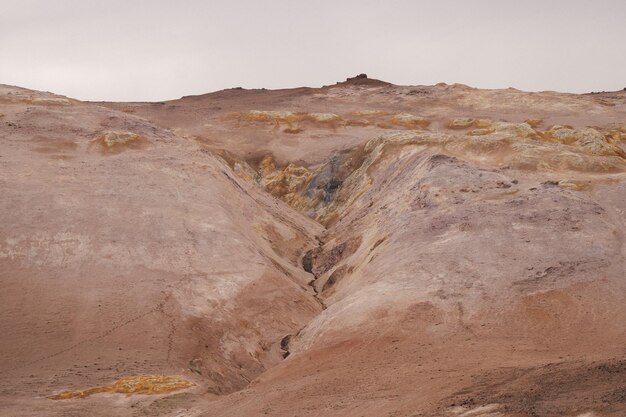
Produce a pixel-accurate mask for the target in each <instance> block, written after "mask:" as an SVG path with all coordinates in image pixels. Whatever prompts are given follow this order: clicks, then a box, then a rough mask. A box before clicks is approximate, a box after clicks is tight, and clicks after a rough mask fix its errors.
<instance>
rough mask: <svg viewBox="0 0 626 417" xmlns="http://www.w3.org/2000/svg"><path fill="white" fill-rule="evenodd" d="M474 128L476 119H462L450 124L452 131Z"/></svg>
mask: <svg viewBox="0 0 626 417" xmlns="http://www.w3.org/2000/svg"><path fill="white" fill-rule="evenodd" d="M472 126H474V119H472V118H470V117H460V118H458V119H454V120H452V121H451V122H449V123H448V127H449V128H450V129H467V128H469V127H472Z"/></svg>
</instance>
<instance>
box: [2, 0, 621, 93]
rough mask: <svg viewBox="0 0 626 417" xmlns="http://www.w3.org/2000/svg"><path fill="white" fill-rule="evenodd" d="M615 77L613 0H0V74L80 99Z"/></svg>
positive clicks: (590, 81)
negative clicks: (351, 80)
mask: <svg viewBox="0 0 626 417" xmlns="http://www.w3.org/2000/svg"><path fill="white" fill-rule="evenodd" d="M358 73H367V74H368V76H370V77H371V78H378V79H382V80H385V81H389V82H392V83H394V84H403V85H432V84H436V83H439V82H446V83H463V84H467V85H470V86H473V87H479V88H507V87H514V88H518V89H521V90H526V91H541V90H556V91H566V92H575V93H582V92H590V91H612V90H621V89H622V88H624V87H626V1H625V0H595V1H583V0H541V1H539V0H524V1H520V0H436V1H435V0H413V1H408V0H407V1H404V0H397V1H393V0H387V1H371V0H344V1H342V0H334V1H330V0H328V1H327V0H317V1H311V0H307V1H303V0H277V1H272V0H265V1H259V0H248V1H245V0H224V1H223V0H178V1H164V0H124V1H122V0H106V1H104V0H97V1H94V0H0V83H2V84H10V85H18V86H21V87H27V88H32V89H36V90H44V91H51V92H55V93H58V94H63V95H67V96H70V97H74V98H78V99H81V100H112V101H159V100H167V99H174V98H179V97H181V96H183V95H191V94H203V93H207V92H210V91H216V90H221V89H225V88H232V87H244V88H262V87H264V88H287V87H298V86H311V87H318V86H322V85H326V84H334V83H335V82H337V81H342V80H344V79H345V78H346V77H348V76H353V75H356V74H358Z"/></svg>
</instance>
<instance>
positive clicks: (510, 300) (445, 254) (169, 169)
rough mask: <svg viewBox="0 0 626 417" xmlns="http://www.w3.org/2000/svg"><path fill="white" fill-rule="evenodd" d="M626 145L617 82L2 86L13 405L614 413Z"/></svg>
mask: <svg viewBox="0 0 626 417" xmlns="http://www.w3.org/2000/svg"><path fill="white" fill-rule="evenodd" d="M625 149H626V92H615V93H599V94H587V95H572V94H560V93H554V92H543V93H525V92H521V91H517V90H513V89H508V90H477V89H472V88H469V87H466V86H462V85H445V84H440V85H436V86H396V85H391V84H388V83H384V82H381V81H376V80H369V79H357V80H352V81H348V82H345V83H340V84H337V85H334V86H328V87H323V88H317V89H312V88H299V89H291V90H277V91H268V90H242V89H233V90H224V91H220V92H216V93H211V94H206V95H202V96H193V97H184V98H182V99H180V100H174V101H168V102H161V103H88V102H80V101H77V100H73V99H68V98H64V97H60V96H55V95H53V94H50V93H42V92H36V91H31V90H25V89H21V88H17V87H10V86H0V187H1V196H2V198H1V199H0V205H1V206H0V216H2V219H1V220H2V221H1V222H0V224H1V225H2V227H1V228H0V277H1V278H0V314H1V316H0V317H1V318H2V320H0V334H1V335H2V337H1V338H0V415H2V416H44V415H45V416H111V415H116V416H117V415H119V416H258V415H270V416H372V417H373V416H461V417H470V416H473V417H474V416H475V417H480V416H482V417H496V416H501V417H536V416H572V417H605V416H611V417H623V416H624V415H626V334H625V333H626V325H625V324H624V323H626V303H625V302H624V300H625V299H626V280H625V275H626V274H625V263H624V257H625V251H626V249H625V246H624V234H625V227H624V221H625V220H624V219H625V210H626V174H625V171H626V159H625V157H626V154H625V152H624V150H625ZM52 398H63V399H58V400H55V399H52Z"/></svg>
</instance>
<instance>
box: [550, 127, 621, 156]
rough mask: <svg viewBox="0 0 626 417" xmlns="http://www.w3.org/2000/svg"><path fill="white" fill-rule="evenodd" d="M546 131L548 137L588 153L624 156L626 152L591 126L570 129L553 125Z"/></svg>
mask: <svg viewBox="0 0 626 417" xmlns="http://www.w3.org/2000/svg"><path fill="white" fill-rule="evenodd" d="M546 133H547V135H548V137H549V138H550V139H553V140H555V141H557V142H559V143H563V144H565V145H570V146H575V147H577V148H579V149H580V150H582V151H583V152H585V153H588V154H590V155H598V156H620V157H622V158H626V153H625V152H624V151H623V150H622V149H620V148H619V147H617V146H615V145H613V144H612V143H609V141H607V139H606V138H605V137H604V135H603V134H602V133H600V132H598V131H597V130H595V129H592V128H585V129H570V128H567V127H563V126H554V127H552V128H551V129H550V130H549V131H548V132H546Z"/></svg>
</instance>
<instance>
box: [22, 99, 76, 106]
mask: <svg viewBox="0 0 626 417" xmlns="http://www.w3.org/2000/svg"><path fill="white" fill-rule="evenodd" d="M31 103H32V104H36V105H41V106H69V105H71V104H72V102H71V101H70V100H68V99H66V98H62V97H37V98H34V99H33V100H32V101H31Z"/></svg>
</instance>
